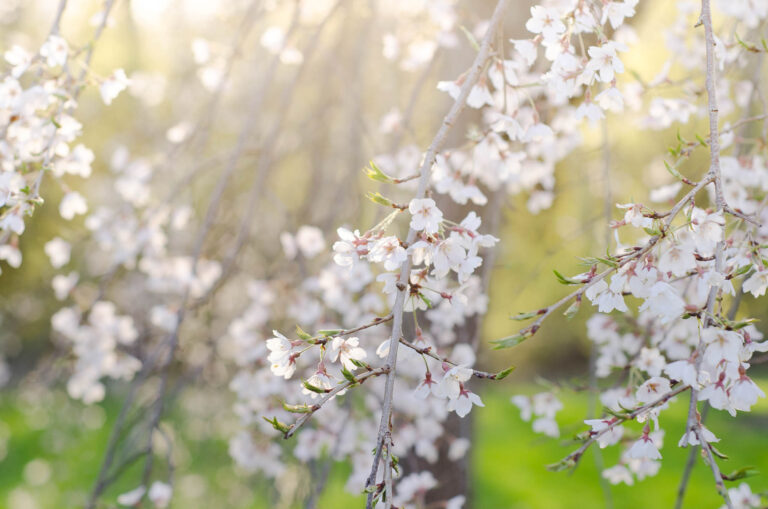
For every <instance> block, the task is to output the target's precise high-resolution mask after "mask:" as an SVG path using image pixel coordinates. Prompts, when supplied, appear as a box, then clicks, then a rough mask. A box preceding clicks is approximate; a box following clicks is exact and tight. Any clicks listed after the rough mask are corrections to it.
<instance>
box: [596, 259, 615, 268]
mask: <svg viewBox="0 0 768 509" xmlns="http://www.w3.org/2000/svg"><path fill="white" fill-rule="evenodd" d="M597 261H599V262H600V263H602V264H603V265H607V266H609V267H613V268H614V269H615V268H616V267H618V266H619V264H618V263H616V262H614V261H613V260H611V259H610V258H597Z"/></svg>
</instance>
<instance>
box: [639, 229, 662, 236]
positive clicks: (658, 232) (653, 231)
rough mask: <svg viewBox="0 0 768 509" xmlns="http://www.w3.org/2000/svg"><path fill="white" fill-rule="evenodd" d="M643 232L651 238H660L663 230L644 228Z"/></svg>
mask: <svg viewBox="0 0 768 509" xmlns="http://www.w3.org/2000/svg"><path fill="white" fill-rule="evenodd" d="M643 230H644V231H645V233H647V234H648V235H650V236H651V237H658V236H660V235H661V230H659V229H657V228H643Z"/></svg>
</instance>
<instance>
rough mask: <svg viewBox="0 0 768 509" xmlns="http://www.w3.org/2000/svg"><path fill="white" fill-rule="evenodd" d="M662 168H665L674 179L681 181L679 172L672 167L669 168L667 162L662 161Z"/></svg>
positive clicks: (681, 177)
mask: <svg viewBox="0 0 768 509" xmlns="http://www.w3.org/2000/svg"><path fill="white" fill-rule="evenodd" d="M664 166H665V167H666V168H667V171H668V172H669V173H670V174H671V175H672V176H673V177H675V178H676V179H678V180H683V176H682V175H681V174H680V172H679V171H677V169H676V168H675V167H674V166H671V165H670V164H669V163H668V162H666V161H664Z"/></svg>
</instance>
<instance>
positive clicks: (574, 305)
mask: <svg viewBox="0 0 768 509" xmlns="http://www.w3.org/2000/svg"><path fill="white" fill-rule="evenodd" d="M580 308H581V299H576V300H574V301H573V302H571V305H570V306H568V309H566V310H565V311H564V312H563V316H565V318H566V319H568V320H570V319H572V318H573V317H574V316H576V314H577V313H578V312H579V309H580Z"/></svg>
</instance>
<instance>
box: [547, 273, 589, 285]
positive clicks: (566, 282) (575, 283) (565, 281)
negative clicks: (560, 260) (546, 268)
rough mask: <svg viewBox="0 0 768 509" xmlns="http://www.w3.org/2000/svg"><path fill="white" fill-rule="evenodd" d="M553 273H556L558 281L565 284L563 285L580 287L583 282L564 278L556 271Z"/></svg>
mask: <svg viewBox="0 0 768 509" xmlns="http://www.w3.org/2000/svg"><path fill="white" fill-rule="evenodd" d="M552 272H554V273H555V277H557V280H558V281H559V282H560V284H563V285H579V284H581V283H582V282H581V281H576V280H575V279H571V278H567V277H565V276H563V275H562V274H560V273H559V272H558V271H556V270H552Z"/></svg>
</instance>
